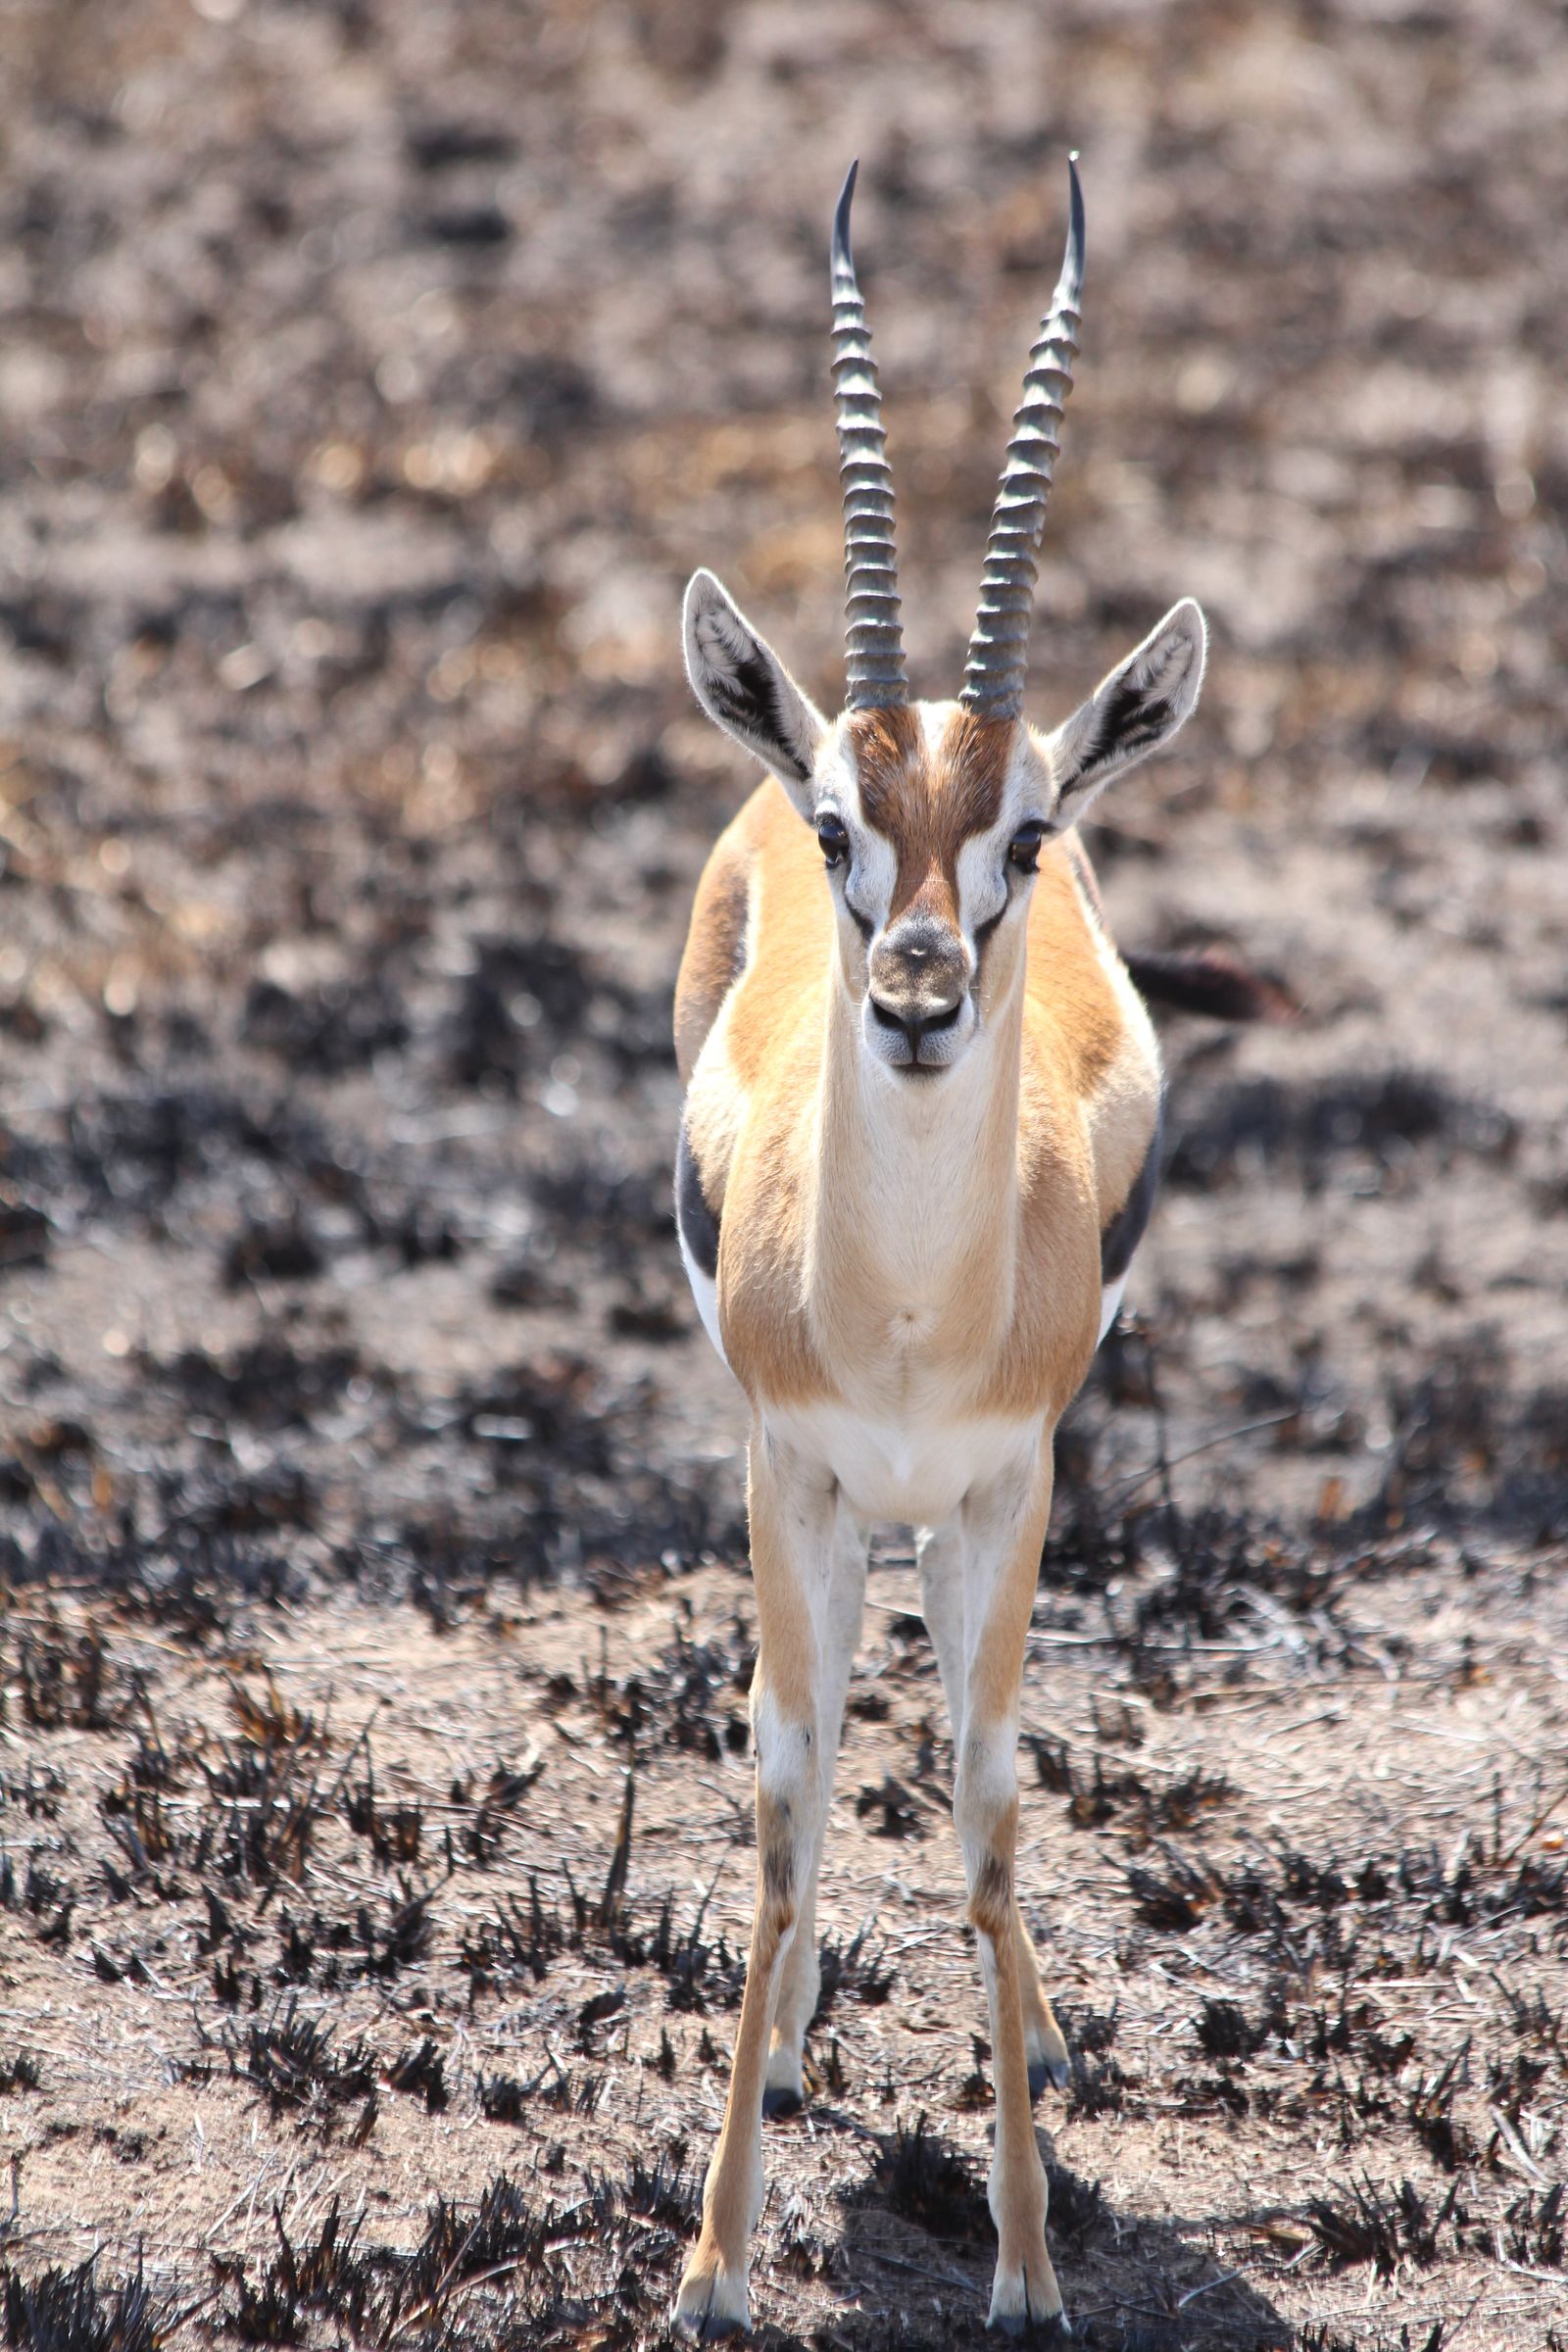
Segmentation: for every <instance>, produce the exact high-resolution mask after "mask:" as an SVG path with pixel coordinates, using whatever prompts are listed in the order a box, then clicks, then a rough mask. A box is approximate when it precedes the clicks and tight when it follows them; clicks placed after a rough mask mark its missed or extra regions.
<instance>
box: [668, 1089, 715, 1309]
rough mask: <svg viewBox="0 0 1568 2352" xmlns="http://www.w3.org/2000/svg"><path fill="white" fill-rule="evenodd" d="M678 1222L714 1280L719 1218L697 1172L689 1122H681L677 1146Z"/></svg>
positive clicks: (694, 1256)
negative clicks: (687, 1133)
mask: <svg viewBox="0 0 1568 2352" xmlns="http://www.w3.org/2000/svg"><path fill="white" fill-rule="evenodd" d="M675 1222H676V1224H677V1225H678V1226H679V1228H680V1238H681V1240H682V1241H683V1242H684V1243H685V1245H686V1247H687V1249H688V1250H690V1251H691V1253H692V1262H693V1263H694V1264H695V1265H697V1266H699V1267H701V1269H702V1271H703V1272H704V1273H705V1274H706V1275H707V1276H708V1278H709V1280H710V1282H711V1281H712V1280H713V1278H714V1277H715V1275H716V1274H717V1272H718V1219H717V1218H716V1217H715V1216H714V1214H713V1212H712V1210H711V1208H710V1207H709V1205H708V1196H707V1194H706V1193H705V1192H704V1191H703V1180H702V1178H701V1176H699V1174H698V1173H697V1162H696V1160H695V1159H694V1158H693V1156H692V1148H691V1146H690V1144H689V1143H688V1142H687V1141H686V1122H685V1120H684V1119H682V1121H681V1124H680V1140H679V1142H678V1143H677V1144H676V1146H675Z"/></svg>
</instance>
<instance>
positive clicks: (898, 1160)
mask: <svg viewBox="0 0 1568 2352" xmlns="http://www.w3.org/2000/svg"><path fill="white" fill-rule="evenodd" d="M824 1018H825V1026H826V1034H825V1037H824V1041H823V1045H824V1051H823V1057H822V1084H821V1093H820V1099H819V1112H818V1116H819V1121H820V1125H819V1134H818V1151H817V1154H816V1202H815V1216H814V1218H813V1225H814V1245H815V1246H814V1249H813V1253H812V1255H813V1266H814V1271H815V1274H816V1276H817V1277H818V1278H819V1279H820V1281H821V1283H822V1285H823V1295H824V1303H825V1305H826V1310H827V1311H828V1312H829V1314H831V1315H832V1316H833V1318H834V1319H835V1320H837V1319H838V1313H839V1306H838V1303H836V1302H837V1301H841V1300H852V1299H853V1300H856V1301H858V1302H860V1304H861V1306H862V1307H863V1309H864V1310H865V1311H866V1313H867V1315H868V1317H869V1320H870V1321H871V1322H872V1323H873V1324H876V1323H879V1322H881V1321H883V1320H884V1319H886V1321H887V1322H888V1324H889V1326H890V1336H897V1330H898V1327H899V1324H900V1319H901V1318H909V1319H910V1329H911V1331H919V1330H930V1329H932V1328H934V1324H935V1323H936V1322H940V1321H941V1320H942V1319H943V1318H945V1316H946V1315H947V1314H948V1313H949V1312H950V1310H952V1309H954V1308H955V1307H958V1308H961V1312H962V1315H963V1318H964V1320H965V1321H966V1322H968V1323H970V1324H972V1321H973V1317H974V1314H975V1310H976V1302H977V1300H978V1299H982V1298H983V1299H986V1300H987V1301H989V1302H992V1303H994V1306H995V1310H996V1313H997V1315H998V1318H999V1320H1004V1321H1005V1316H1006V1314H1007V1312H1008V1311H1009V1306H1010V1299H1011V1295H1012V1288H1013V1279H1012V1278H1013V1270H1014V1265H1015V1262H1016V1251H1017V1206H1018V1164H1017V1161H1018V1153H1017V1137H1018V1103H1019V1088H1020V1082H1021V1068H1020V1065H1021V1055H1022V1041H1023V973H1022V958H1021V957H1020V958H1019V968H1018V969H1017V970H1016V971H1015V972H1014V973H1013V975H1012V977H1011V980H1010V983H1009V985H1008V986H1007V988H1006V989H1005V991H1004V992H1002V994H1001V995H1000V996H999V998H998V1000H997V1001H995V1002H993V1003H992V1004H990V1005H988V1006H987V1008H986V1012H985V1016H984V1018H983V1020H982V1021H981V1023H980V1026H979V1028H978V1029H977V1030H976V1032H975V1034H974V1035H973V1037H972V1038H971V1039H970V1041H969V1044H968V1046H967V1047H966V1049H965V1051H964V1053H963V1054H961V1056H960V1057H959V1059H958V1060H957V1061H956V1063H954V1064H953V1066H952V1067H951V1068H948V1069H946V1070H943V1071H940V1072H938V1073H936V1074H935V1075H933V1076H931V1077H929V1078H910V1077H908V1076H907V1074H902V1073H900V1072H899V1071H897V1070H893V1069H890V1068H889V1067H888V1066H887V1064H886V1063H884V1062H882V1061H880V1060H879V1059H877V1058H876V1057H875V1056H874V1055H873V1054H871V1053H870V1052H869V1051H868V1050H867V1048H866V1046H865V1045H864V1043H863V1041H862V1038H861V1029H860V1006H859V1004H858V1001H857V999H856V998H855V996H854V995H853V994H852V992H851V990H850V989H849V987H848V985H847V984H846V982H845V979H844V976H843V973H842V971H841V970H840V969H839V968H838V966H837V962H836V961H835V968H834V972H833V977H832V981H831V984H830V986H829V989H828V992H827V1005H826V1008H825V1015H824ZM814 1287H816V1286H815V1284H813V1288H814Z"/></svg>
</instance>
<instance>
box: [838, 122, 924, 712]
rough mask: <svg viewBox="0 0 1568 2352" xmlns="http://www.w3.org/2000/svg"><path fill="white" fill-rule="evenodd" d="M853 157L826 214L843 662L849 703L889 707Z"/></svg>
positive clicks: (883, 554) (890, 597) (886, 574)
mask: <svg viewBox="0 0 1568 2352" xmlns="http://www.w3.org/2000/svg"><path fill="white" fill-rule="evenodd" d="M859 168H860V167H859V165H858V163H854V164H852V165H851V166H850V171H849V177H848V178H847V179H846V180H845V182H844V191H843V194H842V195H841V196H840V198H839V202H838V210H837V212H836V213H835V214H834V216H833V268H832V289H833V397H834V405H835V409H836V412H837V422H838V434H839V481H840V485H841V487H842V490H843V496H844V578H845V610H846V617H847V625H846V632H845V642H846V647H847V660H846V668H847V670H848V677H849V692H848V695H847V697H846V700H847V703H848V707H849V708H850V710H852V711H890V710H893V709H895V708H896V707H897V706H899V705H901V704H904V703H907V701H908V699H909V681H908V679H907V676H906V674H905V668H904V637H903V632H902V630H901V628H900V626H899V568H898V559H897V557H896V555H895V553H894V546H893V473H892V468H891V467H890V466H889V465H888V455H887V451H888V437H887V432H886V429H885V428H884V426H883V423H882V393H881V388H880V386H879V385H878V383H877V375H876V364H875V362H874V361H873V360H872V357H871V336H870V331H869V329H868V328H867V326H866V323H865V305H864V303H863V302H862V301H861V299H860V289H859V286H858V283H857V282H856V276H855V261H854V257H853V255H852V254H851V252H850V205H851V203H852V201H853V199H854V196H855V175H856V173H857V172H858V170H859Z"/></svg>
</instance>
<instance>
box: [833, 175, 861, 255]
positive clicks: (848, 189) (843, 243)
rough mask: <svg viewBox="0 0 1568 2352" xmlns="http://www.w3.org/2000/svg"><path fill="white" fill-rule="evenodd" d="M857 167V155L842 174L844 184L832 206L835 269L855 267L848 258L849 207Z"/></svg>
mask: <svg viewBox="0 0 1568 2352" xmlns="http://www.w3.org/2000/svg"><path fill="white" fill-rule="evenodd" d="M859 169H860V159H859V157H858V156H857V157H856V159H855V161H854V163H853V164H851V166H850V168H849V170H848V172H846V173H845V175H844V185H843V187H842V188H841V189H840V190H839V200H838V203H837V205H836V206H835V207H834V212H833V267H834V268H835V269H836V270H837V269H840V268H848V269H851V270H853V269H854V267H855V264H854V263H853V261H852V260H851V259H850V207H851V205H852V204H853V203H854V202H855V181H856V176H857V174H858V172H859Z"/></svg>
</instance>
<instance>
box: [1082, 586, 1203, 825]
mask: <svg viewBox="0 0 1568 2352" xmlns="http://www.w3.org/2000/svg"><path fill="white" fill-rule="evenodd" d="M1207 650H1208V631H1207V629H1206V628H1205V627H1204V625H1203V615H1202V613H1201V612H1200V611H1199V609H1198V607H1197V605H1196V604H1194V602H1193V600H1192V598H1191V597H1190V596H1189V597H1184V598H1183V599H1182V602H1181V603H1180V604H1179V605H1172V607H1171V609H1170V611H1169V612H1168V613H1166V615H1165V617H1164V619H1163V620H1162V621H1161V622H1160V623H1159V625H1158V627H1157V628H1153V629H1152V630H1151V631H1150V633H1149V635H1148V636H1147V637H1146V638H1145V639H1144V642H1143V644H1142V645H1141V646H1139V648H1138V649H1137V651H1136V652H1135V653H1131V654H1129V655H1128V657H1127V659H1126V661H1125V662H1119V663H1118V664H1117V666H1116V667H1115V668H1114V669H1113V670H1112V671H1111V672H1110V674H1109V675H1108V676H1107V677H1104V678H1102V680H1101V682H1100V684H1099V685H1098V686H1097V687H1096V688H1095V691H1094V693H1093V694H1092V695H1091V696H1090V698H1089V700H1088V702H1087V703H1084V704H1083V705H1082V706H1081V707H1080V708H1079V709H1078V710H1076V711H1074V712H1073V714H1072V716H1071V718H1067V719H1063V721H1062V723H1061V725H1060V726H1059V727H1057V729H1056V730H1055V732H1054V735H1052V736H1051V738H1050V740H1049V743H1048V747H1047V748H1048V750H1049V752H1050V755H1051V767H1052V774H1053V776H1054V780H1055V785H1056V812H1055V820H1054V821H1055V824H1056V826H1057V827H1058V828H1060V827H1064V826H1067V825H1075V824H1076V823H1077V822H1078V819H1079V818H1080V817H1081V816H1082V815H1083V814H1084V812H1085V810H1086V809H1088V807H1089V805H1090V803H1091V802H1092V801H1093V800H1094V799H1095V798H1096V796H1097V795H1098V794H1099V793H1100V792H1101V791H1102V790H1103V787H1104V786H1105V785H1107V784H1108V783H1109V782H1110V780H1111V778H1112V777H1113V776H1119V775H1121V774H1123V773H1124V771H1125V770H1126V769H1127V768H1129V767H1134V766H1136V765H1137V763H1138V761H1139V760H1146V759H1147V758H1148V757H1149V754H1150V753H1151V752H1155V751H1158V749H1159V747H1160V745H1161V744H1163V743H1169V741H1170V740H1171V737H1172V736H1173V735H1175V734H1176V733H1177V732H1178V731H1179V729H1180V728H1181V726H1182V723H1183V721H1184V720H1185V719H1186V717H1187V715H1188V713H1189V712H1190V711H1192V709H1193V706H1194V705H1195V703H1196V702H1197V701H1198V690H1199V688H1200V687H1201V684H1202V683H1203V660H1204V656H1205V655H1206V653H1207Z"/></svg>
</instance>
